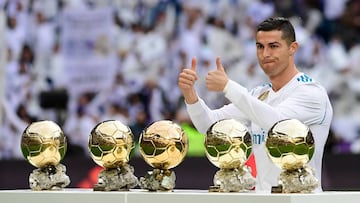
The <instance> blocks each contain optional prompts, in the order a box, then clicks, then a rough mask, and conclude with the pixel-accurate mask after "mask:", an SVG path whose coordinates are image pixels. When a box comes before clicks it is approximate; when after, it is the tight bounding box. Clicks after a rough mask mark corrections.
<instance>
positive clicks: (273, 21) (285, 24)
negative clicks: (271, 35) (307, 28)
mask: <svg viewBox="0 0 360 203" xmlns="http://www.w3.org/2000/svg"><path fill="white" fill-rule="evenodd" d="M273 30H279V31H282V33H283V34H282V39H285V40H286V41H287V42H288V44H291V43H292V42H295V41H296V37H295V29H294V27H293V25H292V24H291V22H290V21H289V20H288V19H287V18H283V17H275V18H268V19H266V20H264V21H263V22H262V23H260V24H259V25H258V26H257V29H256V32H259V31H273Z"/></svg>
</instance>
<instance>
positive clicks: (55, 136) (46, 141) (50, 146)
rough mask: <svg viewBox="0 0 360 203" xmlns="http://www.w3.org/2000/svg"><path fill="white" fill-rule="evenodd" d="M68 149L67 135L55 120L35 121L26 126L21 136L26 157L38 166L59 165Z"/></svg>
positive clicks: (22, 148)
mask: <svg viewBox="0 0 360 203" xmlns="http://www.w3.org/2000/svg"><path fill="white" fill-rule="evenodd" d="M66 149H67V142H66V137H65V136H64V133H63V131H62V130H61V128H60V127H59V126H58V125H57V124H56V123H54V122H53V121H38V122H33V123H31V124H30V125H28V126H27V127H26V129H25V130H24V132H23V134H22V137H21V151H22V154H23V156H24V158H25V159H26V160H27V161H28V162H29V163H31V164H32V165H33V166H35V167H37V168H44V167H47V166H56V165H58V164H59V163H60V161H61V160H62V159H63V158H64V156H65V153H66Z"/></svg>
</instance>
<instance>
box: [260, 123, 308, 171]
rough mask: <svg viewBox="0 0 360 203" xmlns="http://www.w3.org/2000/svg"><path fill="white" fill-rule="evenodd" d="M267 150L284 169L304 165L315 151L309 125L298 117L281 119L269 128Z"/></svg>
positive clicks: (292, 168)
mask: <svg viewBox="0 0 360 203" xmlns="http://www.w3.org/2000/svg"><path fill="white" fill-rule="evenodd" d="M266 150H267V154H268V156H269V157H270V159H271V161H272V162H273V163H274V164H275V165H276V166H278V167H279V168H281V169H283V170H294V169H298V168H302V167H304V166H305V165H306V164H307V163H308V162H309V161H310V160H311V158H312V156H313V155H314V151H315V141H314V138H313V135H312V132H311V131H310V129H309V127H308V126H306V125H305V124H303V123H302V122H300V121H299V120H296V119H286V120H282V121H279V122H277V123H275V124H274V125H273V127H272V128H271V129H270V130H269V132H268V136H267V138H266Z"/></svg>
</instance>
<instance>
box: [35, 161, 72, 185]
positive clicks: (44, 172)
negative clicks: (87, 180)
mask: <svg viewBox="0 0 360 203" xmlns="http://www.w3.org/2000/svg"><path fill="white" fill-rule="evenodd" d="M65 172H66V167H65V166H64V165H62V164H58V165H56V166H46V167H44V168H38V169H35V170H33V172H32V173H31V174H30V176H29V185H30V188H31V189H32V190H62V189H63V188H65V187H66V186H68V185H69V184H70V178H69V176H67V175H66V174H65Z"/></svg>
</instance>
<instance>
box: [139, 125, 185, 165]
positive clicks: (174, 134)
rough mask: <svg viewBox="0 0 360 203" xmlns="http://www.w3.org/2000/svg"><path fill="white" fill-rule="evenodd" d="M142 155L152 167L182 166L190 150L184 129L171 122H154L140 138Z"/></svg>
mask: <svg viewBox="0 0 360 203" xmlns="http://www.w3.org/2000/svg"><path fill="white" fill-rule="evenodd" d="M139 144H140V146H139V148H140V154H141V156H142V157H143V159H144V160H145V162H146V163H148V164H149V165H150V166H152V167H154V168H159V169H171V168H174V167H175V166H177V165H178V164H180V163H181V162H182V161H183V159H184V158H185V155H186V153H187V151H188V148H189V141H188V138H187V136H186V134H185V132H184V131H183V129H182V128H181V127H180V126H179V125H178V124H176V123H174V122H172V121H169V120H161V121H157V122H154V123H153V124H151V125H150V126H148V127H147V128H146V129H145V130H144V131H143V132H142V133H141V135H140V138H139Z"/></svg>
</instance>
